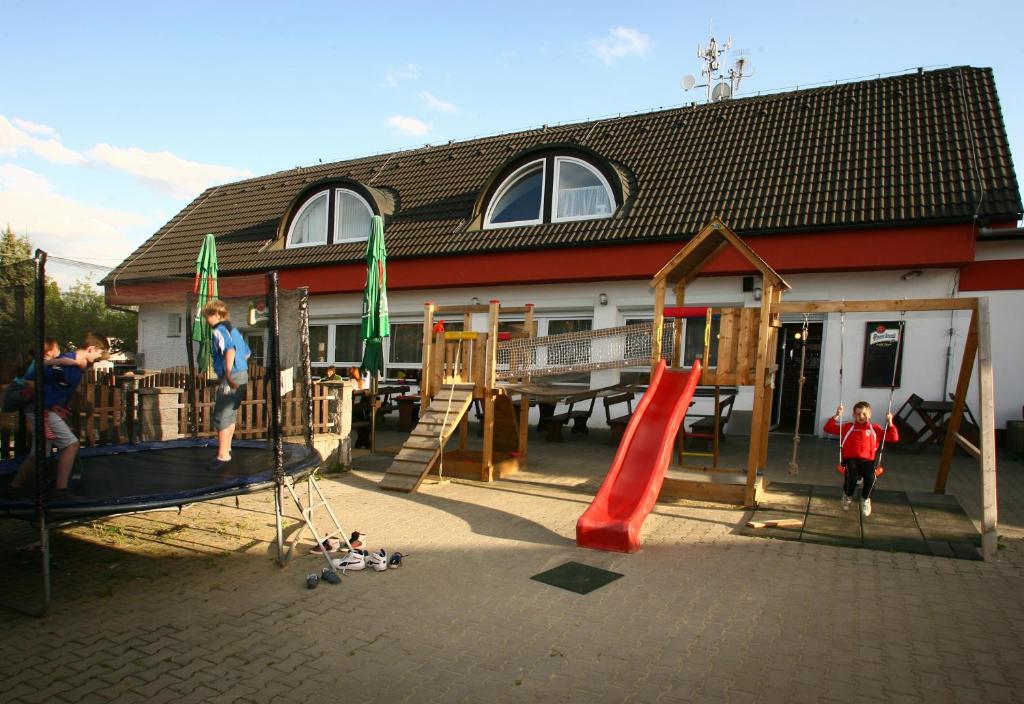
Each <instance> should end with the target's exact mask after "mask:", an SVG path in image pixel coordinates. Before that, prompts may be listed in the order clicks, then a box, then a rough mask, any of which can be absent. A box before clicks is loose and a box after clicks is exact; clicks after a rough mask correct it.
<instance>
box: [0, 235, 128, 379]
mask: <svg viewBox="0 0 1024 704" xmlns="http://www.w3.org/2000/svg"><path fill="white" fill-rule="evenodd" d="M34 280H35V264H34V262H33V259H32V243H31V242H30V241H29V239H28V238H27V237H20V236H18V235H16V234H15V233H14V232H13V231H12V230H11V228H10V226H8V227H7V229H6V230H4V231H3V232H2V233H0V340H2V341H3V344H0V359H3V360H6V361H8V362H10V363H12V364H14V365H15V366H23V365H24V364H25V363H27V352H28V349H29V347H31V346H32V345H33V343H34V331H35V327H34V319H33V316H34V313H33V311H34V309H35V305H34V303H35V289H34V286H33V282H34ZM90 330H91V331H93V332H97V333H100V334H102V335H106V336H107V337H109V338H111V343H112V345H113V348H114V349H115V350H135V349H136V347H137V346H136V335H137V316H135V315H133V314H131V313H126V312H123V311H118V310H112V309H110V308H107V304H106V301H105V299H104V297H103V293H102V292H101V291H100V290H99V289H98V288H97V287H96V285H95V284H93V283H92V282H91V281H88V280H82V281H79V282H78V283H76V284H75V285H74V286H72V287H71V288H70V289H68V290H66V291H61V290H60V288H59V287H58V286H57V284H56V282H54V281H52V280H49V281H47V283H46V335H47V337H55V338H57V340H58V341H59V342H60V345H61V349H62V350H67V349H68V348H69V347H73V346H76V345H77V344H78V343H79V342H80V341H81V338H82V335H83V334H84V333H86V332H88V331H90ZM3 373H4V372H3V370H0V376H2V375H3Z"/></svg>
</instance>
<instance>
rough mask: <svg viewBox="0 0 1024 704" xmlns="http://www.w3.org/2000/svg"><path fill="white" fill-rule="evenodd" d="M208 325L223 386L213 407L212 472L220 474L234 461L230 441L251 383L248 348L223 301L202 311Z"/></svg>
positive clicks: (213, 303)
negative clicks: (213, 450)
mask: <svg viewBox="0 0 1024 704" xmlns="http://www.w3.org/2000/svg"><path fill="white" fill-rule="evenodd" d="M203 315H204V316H205V317H206V322H207V323H209V324H210V327H211V328H213V371H214V372H215V373H216V374H217V378H218V379H219V380H220V383H219V384H218V386H217V402H216V403H215V404H214V406H213V427H214V429H215V430H216V431H217V457H216V458H214V460H213V462H211V463H210V469H212V470H214V471H217V470H220V469H222V468H223V467H224V465H225V464H227V463H228V462H230V461H231V438H232V437H233V436H234V434H235V419H236V417H237V415H238V407H239V406H240V405H242V398H243V397H244V396H245V385H246V383H248V381H249V346H248V345H246V344H245V338H243V337H242V333H240V332H239V331H238V330H237V329H235V328H234V327H232V325H231V321H230V320H228V317H229V313H228V307H227V306H226V305H225V304H224V301H221V300H214V301H210V302H209V303H207V304H206V306H205V307H204V308H203Z"/></svg>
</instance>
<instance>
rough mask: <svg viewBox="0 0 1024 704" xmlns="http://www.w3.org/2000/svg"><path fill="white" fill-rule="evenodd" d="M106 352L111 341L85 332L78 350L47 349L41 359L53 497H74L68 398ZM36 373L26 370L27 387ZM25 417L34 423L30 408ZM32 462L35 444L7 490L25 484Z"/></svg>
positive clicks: (73, 443) (74, 439)
mask: <svg viewBox="0 0 1024 704" xmlns="http://www.w3.org/2000/svg"><path fill="white" fill-rule="evenodd" d="M58 352H59V348H58ZM109 352H110V342H109V341H108V340H107V338H106V337H104V336H102V335H97V334H96V333H93V332H87V333H85V335H83V336H82V344H80V345H79V346H78V349H77V350H75V351H73V352H65V353H64V354H59V355H57V356H53V357H51V356H50V355H49V352H48V353H47V356H46V359H45V360H44V361H43V384H42V387H43V406H44V407H45V409H46V411H45V413H44V416H45V425H44V426H43V434H44V436H45V437H46V445H47V449H49V447H50V446H51V445H52V446H55V447H56V448H57V450H58V454H57V480H56V483H55V485H54V493H53V496H52V497H51V498H52V500H53V501H57V502H59V501H61V500H74V499H75V497H74V496H72V495H70V494H69V493H68V480H69V479H70V478H71V469H72V467H73V466H74V464H75V456H76V455H77V454H78V446H79V441H78V438H77V437H76V436H75V434H74V433H73V432H71V428H70V427H68V423H67V421H68V418H69V417H70V413H71V412H70V411H69V410H68V403H69V402H70V401H71V396H72V395H73V394H74V393H75V389H77V388H78V385H79V384H80V383H82V377H83V376H85V370H86V369H88V368H89V365H91V364H92V363H93V362H95V361H97V360H99V359H102V358H103V357H105V356H107V354H108V353H109ZM36 377H37V373H36V370H35V369H34V368H33V369H30V370H29V371H27V372H26V373H25V376H24V380H25V382H26V383H27V384H28V385H29V388H33V387H34V382H35V380H36ZM30 408H31V407H30ZM25 418H26V420H27V421H28V425H29V427H30V428H31V427H34V425H35V416H34V415H33V414H32V413H31V412H27V413H26V414H25ZM33 437H34V434H33ZM34 466H35V448H33V451H32V453H31V454H29V456H28V458H27V459H26V460H25V462H23V463H22V465H21V467H20V468H19V469H18V473H17V475H15V477H14V479H12V480H11V483H10V484H9V485H8V492H9V493H15V492H17V491H18V490H19V489H20V488H21V487H22V486H23V485H24V483H25V480H26V479H28V477H29V475H31V474H32V469H33V467H34Z"/></svg>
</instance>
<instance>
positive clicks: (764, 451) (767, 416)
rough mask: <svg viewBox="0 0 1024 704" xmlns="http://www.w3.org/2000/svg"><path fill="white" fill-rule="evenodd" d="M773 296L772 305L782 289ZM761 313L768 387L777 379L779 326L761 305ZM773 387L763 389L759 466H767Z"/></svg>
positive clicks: (780, 297) (780, 298)
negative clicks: (764, 325) (765, 324)
mask: <svg viewBox="0 0 1024 704" xmlns="http://www.w3.org/2000/svg"><path fill="white" fill-rule="evenodd" d="M773 296H774V298H773V299H772V300H771V302H770V304H772V305H774V304H776V303H779V302H780V301H781V300H782V289H779V288H776V289H775V290H774V291H773ZM763 308H764V310H763V314H764V315H767V316H768V319H769V320H768V345H767V348H766V351H767V354H768V358H767V360H766V362H765V366H766V367H767V369H768V370H769V371H768V375H767V376H766V377H765V384H766V385H767V386H769V387H773V386H774V384H775V382H776V381H777V379H776V376H777V375H778V373H779V372H778V366H777V365H776V363H775V361H776V360H775V358H776V356H777V354H778V344H779V329H780V328H779V327H777V326H776V325H775V324H774V323H775V318H776V316H774V315H772V314H771V313H769V312H768V310H767V307H763ZM772 391H773V389H772V388H768V389H766V390H765V397H764V415H762V416H761V460H760V462H759V466H761V467H767V466H768V430H769V427H770V426H771V418H772V404H773V402H774V400H775V394H774V393H772Z"/></svg>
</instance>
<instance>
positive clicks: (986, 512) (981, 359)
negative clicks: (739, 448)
mask: <svg viewBox="0 0 1024 704" xmlns="http://www.w3.org/2000/svg"><path fill="white" fill-rule="evenodd" d="M955 310H963V311H969V312H970V314H971V319H970V323H969V325H968V329H967V339H966V341H965V343H964V352H963V357H962V358H961V361H960V372H959V374H958V376H957V383H956V391H955V392H954V394H953V408H952V411H951V412H950V417H949V420H948V422H947V424H946V432H945V438H944V439H943V443H942V456H941V459H940V460H939V468H938V472H937V474H936V476H935V484H934V487H933V491H934V493H936V494H944V493H946V483H947V480H948V478H949V470H950V467H951V466H952V462H953V454H954V452H955V451H956V447H957V445H959V446H960V447H961V448H963V449H964V451H966V452H967V454H969V455H970V456H971V457H973V458H974V459H975V460H977V461H978V462H979V463H980V465H981V472H980V475H981V476H980V478H981V552H982V556H983V557H984V559H985V560H986V561H988V560H992V559H994V558H995V555H996V550H997V540H998V534H997V524H998V508H997V503H996V499H997V497H996V435H995V425H996V422H995V387H994V383H993V378H992V336H991V323H990V316H989V303H988V298H985V297H979V298H918V299H904V300H892V299H889V300H863V301H787V302H786V303H782V302H781V301H779V302H774V303H772V305H771V312H772V313H773V314H776V315H783V314H786V313H806V314H810V313H904V312H921V311H955ZM975 364H977V370H978V407H979V415H978V424H979V444H978V445H977V446H976V445H974V444H973V443H971V442H970V441H969V440H967V439H966V438H965V437H964V436H963V435H961V434H960V426H961V424H962V422H963V417H964V407H965V405H966V402H967V390H968V389H969V387H970V385H971V376H972V373H973V371H974V369H975ZM766 403H767V406H768V408H767V409H765V412H767V411H770V410H771V409H770V406H771V396H770V395H768V396H767V401H766ZM755 415H756V412H755Z"/></svg>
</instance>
